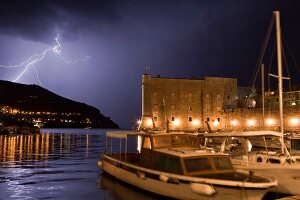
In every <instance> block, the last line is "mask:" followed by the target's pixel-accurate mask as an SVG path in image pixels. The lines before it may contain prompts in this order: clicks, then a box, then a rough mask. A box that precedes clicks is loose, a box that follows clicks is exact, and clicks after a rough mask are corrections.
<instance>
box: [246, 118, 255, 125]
mask: <svg viewBox="0 0 300 200" xmlns="http://www.w3.org/2000/svg"><path fill="white" fill-rule="evenodd" d="M255 123H256V122H255V120H254V119H249V120H248V121H247V125H248V126H254V125H255Z"/></svg>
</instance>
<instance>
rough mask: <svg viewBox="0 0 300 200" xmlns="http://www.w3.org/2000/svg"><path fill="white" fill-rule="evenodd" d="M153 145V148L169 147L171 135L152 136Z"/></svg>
mask: <svg viewBox="0 0 300 200" xmlns="http://www.w3.org/2000/svg"><path fill="white" fill-rule="evenodd" d="M153 145H154V147H155V148H162V147H170V145H171V137H170V136H159V137H153Z"/></svg>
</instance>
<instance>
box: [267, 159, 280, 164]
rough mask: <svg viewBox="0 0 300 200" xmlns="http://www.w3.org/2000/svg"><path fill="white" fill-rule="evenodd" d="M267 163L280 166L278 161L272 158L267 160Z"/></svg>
mask: <svg viewBox="0 0 300 200" xmlns="http://www.w3.org/2000/svg"><path fill="white" fill-rule="evenodd" d="M267 162H270V163H274V164H280V160H278V159H274V158H269V159H267Z"/></svg>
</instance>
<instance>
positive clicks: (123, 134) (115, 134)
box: [106, 131, 145, 139]
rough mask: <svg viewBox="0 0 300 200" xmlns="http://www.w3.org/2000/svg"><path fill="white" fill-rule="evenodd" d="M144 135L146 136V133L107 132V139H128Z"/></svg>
mask: <svg viewBox="0 0 300 200" xmlns="http://www.w3.org/2000/svg"><path fill="white" fill-rule="evenodd" d="M143 134H145V133H143V132H136V131H107V132H106V137H109V138H118V139H126V138H127V137H128V136H138V135H143Z"/></svg>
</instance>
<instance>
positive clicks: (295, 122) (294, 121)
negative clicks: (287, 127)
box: [290, 117, 299, 126]
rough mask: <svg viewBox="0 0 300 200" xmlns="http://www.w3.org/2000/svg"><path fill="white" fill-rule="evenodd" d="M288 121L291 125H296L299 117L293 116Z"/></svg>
mask: <svg viewBox="0 0 300 200" xmlns="http://www.w3.org/2000/svg"><path fill="white" fill-rule="evenodd" d="M290 123H291V125H293V126H297V125H298V124H299V119H298V118H295V117H294V118H292V119H291V120H290Z"/></svg>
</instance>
